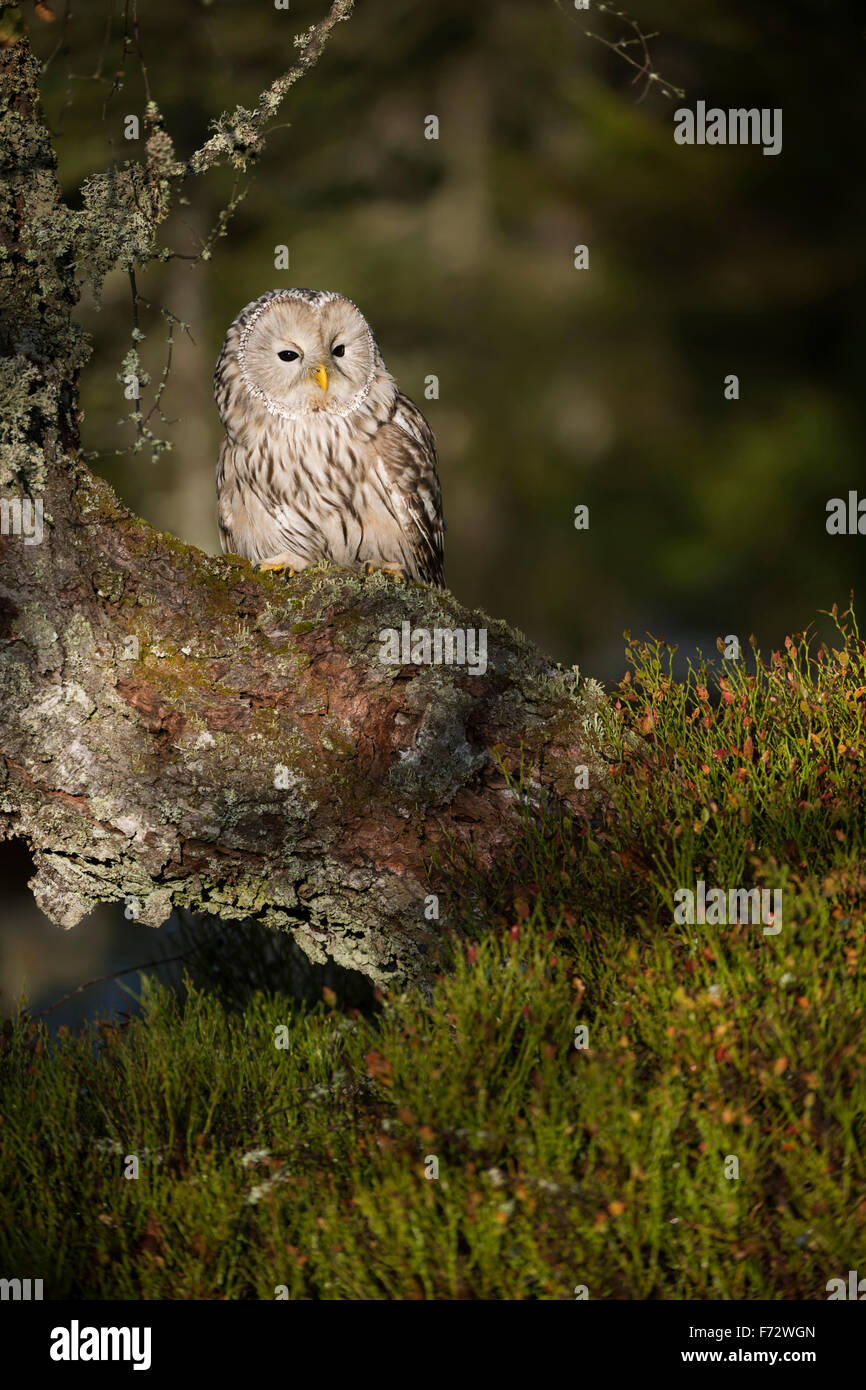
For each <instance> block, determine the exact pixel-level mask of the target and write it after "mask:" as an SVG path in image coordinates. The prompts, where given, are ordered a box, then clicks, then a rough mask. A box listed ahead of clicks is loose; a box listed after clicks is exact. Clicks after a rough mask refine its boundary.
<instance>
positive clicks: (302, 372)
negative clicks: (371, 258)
mask: <svg viewBox="0 0 866 1390" xmlns="http://www.w3.org/2000/svg"><path fill="white" fill-rule="evenodd" d="M235 330H236V331H235ZM235 354H236V361H237V372H238V374H239V377H240V380H239V382H238V383H237V384H238V385H239V386H240V387H241V390H242V392H243V393H249V395H250V396H252V397H254V398H255V399H256V400H258V401H259V402H260V404H261V405H263V406H264V407H265V409H266V410H267V411H268V412H269V413H270V414H271V415H276V416H281V417H282V418H283V419H286V420H300V419H303V418H304V417H307V416H310V415H318V416H322V415H324V416H328V415H332V416H338V417H345V416H347V415H351V414H353V413H354V412H355V411H356V410H358V409H360V408H361V406H362V405H363V404H364V402H365V400H366V399H367V396H368V395H369V393H370V389H371V387H372V385H373V383H374V380H375V379H376V377H377V374H379V373H382V372H385V367H384V363H383V362H382V359H381V356H380V353H379V349H378V347H377V346H376V341H375V339H374V337H373V334H372V332H371V331H370V326H369V324H368V323H367V320H366V319H365V318H364V316H363V314H362V313H361V312H360V310H358V309H357V308H356V307H355V305H354V304H353V303H352V301H351V300H350V299H346V298H345V297H344V296H343V295H341V294H335V293H333V291H331V290H303V289H291V290H271V291H270V292H269V293H268V294H265V295H262V297H261V298H260V299H257V300H255V301H254V302H253V303H252V304H248V305H247V307H246V309H244V310H243V311H242V313H241V314H239V315H238V318H237V319H236V320H235V323H234V324H233V325H232V329H231V330H230V332H229V337H227V339H226V343H225V347H224V348H223V358H222V359H221V361H223V362H224V365H227V363H226V361H225V359H228V360H230V358H231V357H232V356H234V355H235Z"/></svg>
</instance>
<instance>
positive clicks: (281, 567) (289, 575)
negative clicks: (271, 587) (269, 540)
mask: <svg viewBox="0 0 866 1390" xmlns="http://www.w3.org/2000/svg"><path fill="white" fill-rule="evenodd" d="M253 568H254V569H255V572H256V574H264V573H265V572H266V571H267V572H270V573H271V574H282V575H283V576H284V577H285V578H286V579H294V577H295V575H296V574H297V572H298V571H297V570H293V569H292V567H291V565H287V564H286V563H285V561H283V560H262V562H261V564H258V565H254V566H253Z"/></svg>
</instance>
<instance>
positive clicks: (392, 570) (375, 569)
mask: <svg viewBox="0 0 866 1390" xmlns="http://www.w3.org/2000/svg"><path fill="white" fill-rule="evenodd" d="M364 573H365V574H390V575H393V577H394V578H395V579H402V580H403V582H404V584H405V582H406V571H405V570H403V569H400V567H399V566H398V565H373V564H370V563H369V562H368V563H367V564H366V565H365V566H364Z"/></svg>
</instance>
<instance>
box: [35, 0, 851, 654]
mask: <svg viewBox="0 0 866 1390" xmlns="http://www.w3.org/2000/svg"><path fill="white" fill-rule="evenodd" d="M56 8H57V12H58V13H57V20H56V22H55V23H54V24H46V25H39V24H37V25H35V27H34V42H35V43H36V45H37V48H38V51H39V52H40V55H41V56H43V57H45V58H47V57H48V56H49V54H51V53H52V51H53V57H52V58H51V61H50V63H49V66H48V68H47V71H46V73H45V78H44V92H45V101H46V109H47V112H48V115H49V118H50V121H51V124H52V126H53V127H54V128H56V129H57V130H58V138H57V148H58V151H59V157H60V173H61V178H62V182H63V185H64V188H65V190H66V192H67V195H68V196H70V197H71V198H73V199H74V197H75V193H74V190H75V189H76V187H77V186H78V184H79V183H80V181H81V179H82V178H83V177H84V176H86V175H87V174H88V173H89V172H91V171H92V170H94V169H96V168H101V167H103V166H104V165H105V164H106V163H107V162H110V161H112V160H116V161H122V160H123V159H125V158H130V157H138V156H139V154H140V152H141V146H140V145H136V144H134V143H128V142H126V141H125V140H124V138H123V118H124V116H125V115H127V114H135V113H137V114H139V115H141V114H142V111H143V102H144V98H143V89H142V82H141V77H140V73H139V71H138V67H137V60H136V55H135V51H134V49H131V50H130V51H129V52H128V53H127V55H126V58H125V60H124V61H123V62H121V33H122V26H121V15H122V10H123V6H122V5H120V4H116V3H115V4H113V14H112V15H111V16H109V7H108V4H103V5H98V4H93V5H89V6H87V7H84V6H81V7H77V8H76V10H75V13H74V16H73V17H72V18H71V19H69V20H68V21H64V19H63V14H62V6H61V5H60V4H58V5H57V6H56ZM324 8H325V6H324V3H323V0H319V3H316V4H313V3H312V0H293V3H292V8H291V10H290V11H288V12H285V11H278V10H276V9H275V8H274V6H273V5H272V4H271V3H270V0H254V2H253V0H245V2H244V3H239V2H238V3H229V0H213V2H212V3H206V0H139V5H138V10H139V19H140V31H141V44H142V51H143V54H144V58H145V60H146V63H147V67H148V75H149V80H150V85H151V89H152V92H153V95H154V97H155V99H156V100H157V101H158V103H159V105H160V107H161V109H162V110H163V112H164V114H165V116H166V118H167V122H168V127H169V129H170V130H171V132H172V134H173V136H174V138H175V141H176V145H177V149H178V153H179V154H183V155H186V154H189V153H190V152H191V151H192V150H193V149H194V148H195V147H196V146H197V144H199V143H200V142H201V141H202V139H203V138H204V137H205V136H206V134H207V128H208V122H209V121H210V120H211V119H212V118H213V117H215V116H217V115H218V114H219V113H220V112H222V111H223V110H226V109H231V108H233V107H234V106H235V105H236V104H237V103H238V102H242V103H244V104H245V105H248V106H249V105H252V104H254V102H255V100H256V97H257V95H258V93H259V91H260V90H261V89H262V88H263V87H264V86H266V85H267V83H268V82H269V81H270V80H271V79H272V78H273V77H274V76H275V75H277V73H278V72H279V71H281V70H282V69H283V68H284V67H285V66H287V65H288V64H289V63H290V61H291V56H292V53H293V49H292V37H293V35H294V34H295V33H296V32H298V31H300V30H302V29H304V28H306V27H307V26H308V25H309V24H310V23H311V22H312V21H313V20H314V19H316V18H318V17H319V16H320V15H321V14H322V13H323V12H324ZM632 9H633V10H634V12H635V18H636V19H637V20H638V21H639V22H640V24H641V25H642V27H643V29H644V30H645V31H647V32H650V31H654V30H659V31H660V37H658V38H656V39H654V40H653V41H652V43H651V48H652V52H653V58H654V61H655V63H656V64H657V66H658V68H659V69H660V71H661V72H662V74H663V75H664V77H665V78H666V79H667V80H668V81H669V82H671V83H673V84H675V85H676V86H678V87H682V88H684V89H685V91H686V98H685V101H686V104H689V105H694V103H695V101H696V100H698V99H704V100H706V101H707V102H708V103H709V104H718V105H722V106H724V107H728V106H741V105H745V106H751V105H757V106H761V107H764V106H766V107H781V108H782V110H783V112H784V144H783V150H782V153H781V154H780V155H779V156H778V157H775V158H772V157H765V156H763V155H762V153H761V151H760V150H759V149H757V148H736V147H732V148H725V147H717V148H707V147H704V148H700V147H694V148H684V147H681V146H677V145H675V144H674V140H673V122H672V110H673V108H674V107H675V106H676V105H677V104H678V102H677V100H676V99H674V101H673V102H671V101H666V100H665V99H664V98H663V97H662V96H661V95H660V94H659V93H658V92H656V91H651V92H650V93H649V94H648V96H647V98H646V100H640V94H641V91H642V84H641V83H638V84H636V85H635V84H633V76H634V73H633V71H632V69H631V68H630V67H628V66H627V65H626V64H625V63H624V62H623V61H622V59H621V57H620V56H618V55H617V54H615V53H613V52H611V51H610V50H609V49H608V48H606V47H604V46H603V45H602V44H600V43H597V42H594V41H593V40H592V39H591V38H588V37H586V35H585V30H586V29H587V28H588V27H592V28H593V29H595V30H596V31H597V32H600V33H603V34H606V35H607V36H608V37H609V38H611V39H612V40H614V41H615V40H616V39H617V38H619V37H620V36H621V35H622V33H623V32H624V31H623V30H621V29H618V28H617V23H616V21H615V20H613V19H612V18H610V17H609V16H604V15H601V14H598V13H593V14H592V15H591V16H590V15H587V14H585V13H583V12H579V11H576V10H574V8H573V7H572V6H571V5H570V4H569V0H560V3H559V4H558V5H557V4H556V3H554V0H549V3H546V4H535V5H527V4H525V3H524V2H523V0H498V3H497V4H496V5H474V6H466V5H465V4H463V3H462V0H437V3H435V4H433V3H423V0H360V3H359V6H358V9H357V11H356V13H355V14H354V16H353V17H352V18H351V20H350V21H349V23H348V24H344V25H341V26H339V28H338V29H337V31H335V33H334V35H333V37H332V39H331V42H330V44H329V46H328V48H327V50H326V52H325V55H324V57H323V59H322V60H321V62H320V64H319V66H318V67H317V68H316V69H315V70H314V71H313V72H312V73H311V74H309V75H308V76H307V77H306V78H305V79H304V80H303V81H302V82H301V83H300V84H299V85H298V86H297V87H296V88H295V89H294V91H293V92H292V93H291V95H290V98H289V101H288V103H287V105H286V108H285V110H284V112H283V113H281V115H280V117H279V118H278V120H277V122H276V128H275V130H274V132H273V135H272V137H271V139H270V141H269V144H268V148H267V152H266V154H265V156H264V158H263V159H262V160H261V162H260V164H259V166H258V168H257V170H255V171H254V174H253V177H252V181H251V183H250V186H249V188H248V190H247V194H246V197H245V199H244V201H243V202H242V203H241V204H240V206H239V207H238V209H237V210H236V212H235V215H234V217H233V219H232V221H231V223H230V225H229V227H228V233H227V236H226V237H225V238H224V239H220V240H219V241H218V242H217V243H216V246H215V248H214V254H213V257H212V259H210V260H209V261H208V262H206V263H199V264H195V263H193V262H191V261H189V260H181V259H177V260H172V261H170V262H168V263H166V264H164V265H160V266H156V267H154V268H153V269H152V270H151V271H150V272H148V273H144V274H142V275H140V277H139V290H140V291H141V293H142V294H143V295H145V296H146V298H147V299H148V300H149V301H150V302H151V304H152V305H154V306H159V305H162V306H164V307H165V308H167V309H169V310H170V311H171V312H173V313H174V314H176V315H177V316H178V317H179V318H181V319H182V320H184V321H185V322H187V323H188V324H189V325H190V328H191V332H192V336H193V338H194V343H193V342H190V341H188V340H186V339H184V338H182V337H181V339H180V340H179V341H178V342H177V344H176V347H175V357H174V363H173V367H172V373H171V377H170V380H169V385H168V388H167V390H166V392H165V398H164V406H165V410H166V414H167V415H168V417H169V418H170V419H174V420H175V421H176V423H174V424H172V425H170V426H169V427H167V430H166V433H167V437H168V438H170V439H171V440H172V443H173V450H172V452H170V453H166V454H163V455H162V456H161V457H160V458H159V460H158V462H156V463H151V462H150V461H149V458H148V456H147V455H146V454H145V453H140V454H137V455H134V456H131V457H130V456H127V457H125V458H118V457H116V456H114V454H113V451H114V450H115V449H116V448H117V447H118V446H119V445H121V444H123V443H125V442H129V441H130V440H131V437H132V436H131V431H130V427H129V426H128V425H124V426H122V427H119V426H118V423H117V422H118V420H119V418H120V417H122V416H123V415H124V414H126V413H127V410H128V403H127V402H125V401H124V399H123V392H122V387H121V385H120V383H119V380H118V374H119V370H120V363H121V361H122V359H123V357H124V355H125V353H126V352H127V351H128V349H129V347H130V345H131V338H130V332H131V328H132V314H131V304H130V292H129V286H128V284H127V282H126V280H125V278H124V277H123V276H122V275H120V274H117V275H115V276H113V277H111V279H110V280H109V282H108V283H107V285H106V287H105V292H104V296H103V305H102V309H101V311H100V312H98V313H97V312H96V311H95V309H94V308H93V306H85V308H84V310H83V314H84V319H85V321H86V324H87V327H88V328H89V330H90V331H91V332H92V333H93V334H94V338H95V356H94V358H93V360H92V362H91V364H90V366H89V367H88V369H87V371H86V373H85V379H84V382H83V404H84V409H85V413H86V418H85V421H84V425H83V432H84V443H85V447H86V448H88V449H96V450H100V451H104V454H103V457H102V458H101V460H100V461H99V463H98V464H97V467H98V468H99V469H100V470H101V471H102V472H104V473H105V475H106V476H108V477H109V478H110V479H111V480H112V481H113V482H114V483H115V485H116V486H117V488H118V490H119V492H120V494H121V495H122V497H123V498H124V499H125V500H126V501H127V502H128V503H129V504H130V505H131V506H132V507H133V508H134V509H135V510H137V511H138V512H140V513H141V514H142V515H144V516H145V517H147V518H148V519H149V520H151V521H153V522H154V523H156V524H157V525H159V526H161V527H163V528H165V529H169V530H171V531H173V532H175V533H176V534H178V535H180V536H182V537H184V538H185V539H188V540H191V541H193V542H195V543H196V544H199V545H202V546H204V547H205V548H207V549H212V550H213V549H217V548H218V541H217V533H216V527H215V503H214V492H213V476H212V475H213V466H214V462H215V457H216V452H217V448H218V445H219V440H220V426H219V421H218V418H217V414H216V410H215V408H214V406H213V402H212V396H211V375H212V371H213V365H214V362H215V360H216V356H217V353H218V350H219V347H220V344H221V341H222V337H223V334H224V332H225V329H226V327H227V325H228V324H229V322H230V321H231V320H232V319H233V318H234V317H235V315H236V314H237V312H238V311H239V309H240V308H241V307H242V306H243V305H244V304H245V303H246V302H248V301H249V300H251V299H253V298H255V297H256V296H257V295H259V294H260V293H262V292H263V291H264V290H266V289H268V288H271V287H273V286H278V285H290V284H300V285H310V286H314V287H330V288H336V289H339V290H341V291H342V292H344V293H345V294H347V295H349V296H350V297H351V298H353V299H354V300H356V302H357V303H358V304H359V305H360V307H361V308H362V310H363V311H364V312H365V313H366V314H367V316H368V317H369V319H370V321H371V323H372V324H373V327H374V330H375V332H376V334H377V336H378V338H379V342H380V344H381V347H382V350H383V353H384V355H385V359H386V361H387V362H388V364H389V366H390V367H391V369H392V370H393V371H394V373H395V375H396V376H397V378H398V380H399V381H400V383H401V385H402V386H403V388H404V389H405V390H406V391H407V393H408V394H409V395H411V396H413V397H414V398H415V399H416V400H418V401H419V403H420V404H421V405H422V407H423V408H424V409H425V410H426V412H427V413H428V415H429V417H430V420H431V423H432V424H433V427H434V429H435V432H436V435H437V440H438V444H439V450H440V456H441V472H442V479H443V486H444V492H445V502H446V515H447V519H448V525H449V530H448V551H447V556H446V560H447V576H448V579H449V583H450V585H451V587H452V588H453V589H454V590H455V592H456V593H457V594H458V595H459V596H460V597H461V599H463V600H465V601H466V602H468V603H470V604H480V605H481V606H482V607H484V608H485V609H487V610H488V611H491V612H495V613H500V614H502V615H503V616H507V617H508V618H509V619H510V620H511V621H513V622H515V623H517V624H518V625H519V626H521V627H522V628H523V629H524V630H525V631H527V632H528V633H529V634H530V635H531V636H532V637H534V638H536V639H537V640H538V641H540V642H541V643H542V644H543V645H544V646H545V647H546V648H547V649H548V650H549V651H550V652H551V654H552V655H553V656H555V657H556V658H557V659H560V660H565V661H568V662H571V661H573V660H574V659H575V658H579V660H580V663H581V665H582V667H584V669H586V670H592V671H595V672H596V674H598V675H600V676H603V677H611V676H614V675H618V674H620V673H621V670H622V656H621V650H622V649H621V644H620V642H619V640H618V639H617V635H618V634H619V632H620V631H621V630H622V628H623V627H625V626H628V627H630V628H632V629H634V630H637V631H644V630H646V629H647V628H649V629H652V630H653V631H656V632H658V631H663V632H664V633H665V635H666V636H667V637H668V638H669V639H671V640H679V641H680V642H681V644H682V646H683V647H684V648H686V649H688V650H693V649H694V646H695V645H696V644H700V643H701V642H702V641H703V643H704V645H705V646H706V645H707V642H708V639H709V634H712V633H715V632H716V631H719V630H721V631H723V632H726V633H727V632H731V633H738V634H739V635H740V637H741V638H742V639H745V638H746V637H747V636H748V635H749V633H750V632H754V633H755V634H756V635H757V636H758V639H759V641H761V642H762V643H764V644H769V643H772V642H777V641H778V634H779V632H780V631H783V630H785V629H786V628H790V627H794V626H797V625H798V624H799V623H801V622H802V618H803V614H804V613H809V612H813V611H815V609H816V608H819V607H822V606H825V605H827V604H829V603H830V602H831V601H833V600H834V599H837V598H844V597H845V596H846V595H847V593H848V591H849V589H850V588H851V587H852V586H854V587H857V586H858V585H859V581H860V579H861V577H862V575H863V572H864V565H866V561H864V558H863V547H862V545H861V544H858V541H857V540H856V539H855V538H850V537H830V536H828V535H827V534H826V531H825V519H826V518H825V506H826V502H827V500H828V498H829V497H831V496H835V495H843V496H844V495H845V494H846V493H847V491H848V489H849V488H854V487H856V486H857V481H858V472H859V469H858V466H857V465H859V462H860V458H861V456H862V442H863V423H864V420H863V417H864V402H863V392H862V389H861V375H862V366H863V337H864V329H863V323H864V312H863V310H864V303H863V300H864V286H866V275H864V243H863V236H862V226H863V223H864V211H866V209H864V189H863V181H862V179H861V178H860V177H859V168H860V162H861V158H860V152H861V145H862V137H863V132H864V122H863V114H862V102H861V100H860V72H861V66H862V56H863V45H864V19H863V11H862V6H861V5H860V4H859V3H855V2H854V0H851V2H850V3H838V4H834V5H833V6H832V7H828V6H827V4H826V3H824V2H823V0H762V3H761V5H760V6H756V5H754V4H752V3H749V2H748V0H702V3H701V5H700V6H697V5H695V4H694V3H693V0H633V4H632ZM101 53H102V55H103V57H102V59H100V54H101ZM100 62H102V67H101V69H100ZM99 70H101V72H102V80H92V78H91V76H90V75H91V74H93V73H94V72H95V71H99ZM117 73H120V74H121V76H119V77H116V74H117ZM112 83H114V84H115V85H118V86H119V90H117V91H113V92H112ZM428 114H436V115H437V116H438V117H439V121H440V138H439V139H438V141H432V140H429V141H428V140H426V139H425V138H424V118H425V116H427V115H428ZM187 196H188V198H189V205H188V206H186V207H183V208H180V209H179V210H178V213H177V215H176V217H175V218H174V220H173V222H172V224H171V225H170V226H169V227H168V229H167V236H166V241H167V243H168V244H170V245H171V246H172V247H173V248H174V249H175V250H178V251H182V252H184V253H186V254H190V253H194V252H195V251H197V250H198V249H199V247H200V245H201V243H202V242H203V241H204V239H205V238H206V237H207V235H208V233H209V231H210V230H211V228H212V227H213V226H214V225H215V223H216V221H217V218H218V216H219V212H220V209H221V208H222V207H223V206H225V204H226V203H227V202H228V201H229V199H230V198H231V196H232V176H231V174H230V173H223V172H221V173H216V174H213V175H209V176H208V177H207V178H206V179H202V180H192V181H190V183H189V185H188V188H187ZM584 242H585V243H587V244H588V245H589V247H590V269H589V270H588V271H578V270H575V269H574V267H573V248H574V246H575V245H576V244H578V243H584ZM279 244H285V245H287V246H288V247H289V251H290V257H291V262H290V267H291V268H290V270H289V271H276V270H275V269H274V247H275V246H277V245H279ZM142 327H143V329H144V331H145V332H146V333H147V335H148V336H147V339H146V341H145V343H144V344H143V348H142V352H143V357H144V359H145V361H146V363H147V365H148V370H149V371H150V373H151V376H152V377H153V380H154V383H155V382H156V381H157V380H158V378H159V374H160V372H161V370H162V365H163V361H164V352H165V324H164V322H163V321H162V319H161V318H160V315H159V313H158V312H157V310H156V307H154V309H153V310H152V311H149V312H148V311H147V310H145V309H143V310H142ZM730 372H734V373H736V374H737V375H738V376H739V378H740V387H741V399H740V400H739V401H738V402H729V401H726V400H725V399H724V397H723V379H724V377H725V376H726V375H727V374H728V373H730ZM431 373H435V374H436V375H437V376H438V377H439V379H440V391H441V395H440V399H439V400H438V401H425V400H424V379H425V377H426V376H427V375H428V374H431ZM152 390H153V388H151V398H152ZM147 404H148V402H147V400H145V407H147ZM157 432H159V431H157ZM578 503H585V504H587V505H588V506H589V508H590V529H589V530H588V531H584V532H578V531H576V530H575V529H574V525H573V512H574V507H575V506H576V505H577V504H578Z"/></svg>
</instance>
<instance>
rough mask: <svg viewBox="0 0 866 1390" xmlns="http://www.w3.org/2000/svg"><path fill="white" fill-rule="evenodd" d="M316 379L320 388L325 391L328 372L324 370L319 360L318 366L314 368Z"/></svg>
mask: <svg viewBox="0 0 866 1390" xmlns="http://www.w3.org/2000/svg"><path fill="white" fill-rule="evenodd" d="M316 381H317V382H318V383H319V385H320V386H321V388H322V390H323V391H327V389H328V373H327V372H326V371H325V368H324V367H323V365H322V363H321V362H320V363H319V365H318V367H317V368H316Z"/></svg>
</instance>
